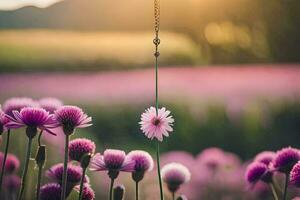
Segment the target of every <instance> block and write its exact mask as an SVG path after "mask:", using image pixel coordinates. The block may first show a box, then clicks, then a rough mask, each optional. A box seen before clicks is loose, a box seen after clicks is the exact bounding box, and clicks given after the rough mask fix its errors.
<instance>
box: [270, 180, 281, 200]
mask: <svg viewBox="0 0 300 200" xmlns="http://www.w3.org/2000/svg"><path fill="white" fill-rule="evenodd" d="M270 188H271V190H272V194H273V197H274V200H279V198H278V195H277V192H276V189H275V186H274V183H273V182H271V183H270Z"/></svg>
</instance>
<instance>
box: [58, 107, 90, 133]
mask: <svg viewBox="0 0 300 200" xmlns="http://www.w3.org/2000/svg"><path fill="white" fill-rule="evenodd" d="M55 118H56V120H57V121H58V123H59V124H60V125H61V126H62V128H63V131H64V133H65V134H66V135H71V134H73V132H74V129H75V128H85V127H88V126H91V125H92V124H91V123H90V122H91V121H92V118H91V117H88V116H87V115H86V114H85V113H84V112H83V111H82V109H81V108H79V107H77V106H61V107H60V108H59V109H57V110H56V111H55Z"/></svg>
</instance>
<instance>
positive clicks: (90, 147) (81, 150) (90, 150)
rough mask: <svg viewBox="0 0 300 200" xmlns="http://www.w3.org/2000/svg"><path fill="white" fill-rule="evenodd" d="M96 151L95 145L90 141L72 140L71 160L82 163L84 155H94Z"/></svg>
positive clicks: (82, 139) (83, 139) (70, 148)
mask: <svg viewBox="0 0 300 200" xmlns="http://www.w3.org/2000/svg"><path fill="white" fill-rule="evenodd" d="M95 149H96V145H95V143H94V142H93V141H91V140H89V139H85V138H78V139H75V140H72V141H71V142H70V144H69V158H70V159H71V160H76V161H78V162H80V161H81V159H82V158H83V156H84V155H87V154H91V155H92V154H94V153H95Z"/></svg>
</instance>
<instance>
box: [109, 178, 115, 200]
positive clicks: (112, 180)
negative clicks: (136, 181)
mask: <svg viewBox="0 0 300 200" xmlns="http://www.w3.org/2000/svg"><path fill="white" fill-rule="evenodd" d="M114 182H115V179H111V181H110V188H109V200H112V199H113V187H114Z"/></svg>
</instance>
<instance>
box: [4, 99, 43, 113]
mask: <svg viewBox="0 0 300 200" xmlns="http://www.w3.org/2000/svg"><path fill="white" fill-rule="evenodd" d="M25 107H38V104H37V103H36V102H35V101H34V100H33V99H31V98H26V97H20V98H18V97H15V98H10V99H8V100H6V101H5V102H4V104H3V111H4V112H5V114H7V115H9V116H11V117H14V114H13V111H19V112H20V111H21V109H22V108H25Z"/></svg>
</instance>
